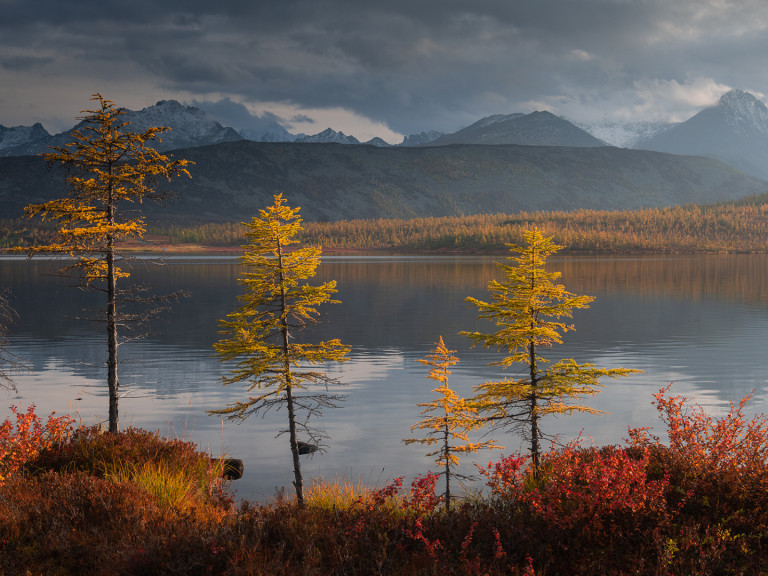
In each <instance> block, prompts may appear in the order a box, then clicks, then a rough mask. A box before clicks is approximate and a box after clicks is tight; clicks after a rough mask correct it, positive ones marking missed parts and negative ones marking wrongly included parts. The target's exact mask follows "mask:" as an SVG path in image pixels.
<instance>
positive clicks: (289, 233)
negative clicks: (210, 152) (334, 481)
mask: <svg viewBox="0 0 768 576" xmlns="http://www.w3.org/2000/svg"><path fill="white" fill-rule="evenodd" d="M298 212H299V208H290V207H288V206H287V205H286V203H285V200H284V198H283V197H282V195H277V196H275V200H274V203H273V204H272V205H271V206H269V207H268V208H267V209H265V210H260V211H259V216H258V217H254V218H253V219H252V220H251V221H250V222H249V223H245V226H246V238H247V239H248V244H246V245H245V246H243V249H244V253H243V256H242V257H241V262H240V264H241V266H242V267H243V274H242V277H241V278H240V279H239V282H240V284H242V285H243V286H244V288H245V293H244V294H242V295H240V297H239V299H240V301H241V302H242V305H241V306H240V307H239V308H238V309H237V310H236V311H235V312H232V313H231V314H228V315H227V319H226V320H222V321H221V334H223V335H226V337H225V338H223V339H221V340H220V341H219V342H217V343H216V344H214V349H215V350H216V353H217V355H218V356H219V358H220V360H222V361H225V362H226V361H234V367H233V369H232V370H231V371H230V373H229V375H227V376H224V377H223V378H222V383H223V384H224V385H225V386H226V385H228V384H234V383H239V382H244V383H246V384H247V386H248V388H247V390H248V392H249V393H251V394H250V395H249V396H248V398H247V399H245V400H241V401H238V402H236V403H234V404H232V405H230V406H228V407H227V408H224V409H220V410H211V411H210V413H211V414H218V415H224V416H226V417H228V418H229V419H233V420H242V419H245V418H246V417H247V416H249V415H251V414H258V413H260V412H261V413H265V412H268V411H269V410H270V409H272V408H280V407H283V406H284V407H285V408H286V412H287V415H288V428H287V429H285V430H281V431H280V434H279V435H281V434H285V433H287V434H288V437H289V441H290V449H291V455H292V457H293V472H294V481H293V485H294V488H295V490H296V498H297V501H298V504H299V506H303V504H304V493H303V481H302V475H301V463H300V460H299V454H300V446H301V445H302V443H307V444H310V445H311V446H312V447H313V448H314V447H315V446H319V445H320V442H321V441H322V440H323V439H324V438H325V435H324V433H323V432H322V431H321V430H318V429H316V428H314V427H311V426H310V418H311V417H319V416H321V415H322V409H323V408H327V407H336V406H337V405H338V401H339V400H341V398H342V397H341V396H339V395H336V394H331V393H329V391H328V385H329V384H338V383H339V382H338V380H336V379H334V378H331V377H329V376H328V375H327V374H326V373H325V372H323V371H322V370H319V369H317V368H318V365H320V364H323V363H326V362H343V361H345V360H346V355H347V353H348V352H349V347H348V346H345V345H344V344H342V343H341V342H340V341H339V340H338V339H333V340H327V341H322V342H317V343H310V342H301V341H299V336H301V335H302V334H301V332H302V331H303V330H304V329H306V328H307V327H309V326H311V325H313V324H315V323H316V322H317V320H318V318H319V310H318V307H319V306H320V305H321V304H327V303H338V301H337V300H333V299H332V298H331V297H332V295H333V294H334V293H335V292H336V282H335V281H330V282H325V283H323V284H320V285H310V284H308V283H307V282H306V281H307V280H308V279H309V278H311V277H313V276H314V275H315V272H316V268H317V266H318V265H319V263H320V255H321V249H320V247H318V246H304V247H300V248H296V247H293V248H292V246H293V245H294V244H297V243H298V242H299V240H298V238H297V235H298V234H299V233H300V232H301V229H302V228H301V222H302V219H301V217H300V216H299V215H298ZM300 413H303V414H304V417H303V419H299V414H300ZM299 432H301V433H302V434H303V435H304V439H302V440H299Z"/></svg>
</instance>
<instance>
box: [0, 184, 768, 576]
mask: <svg viewBox="0 0 768 576" xmlns="http://www.w3.org/2000/svg"><path fill="white" fill-rule="evenodd" d="M283 202H284V201H283V199H282V197H280V196H277V197H275V203H274V204H273V205H272V206H271V207H270V208H267V209H266V210H263V211H262V212H261V213H260V216H259V217H257V218H254V219H253V220H252V221H251V223H250V225H249V226H248V229H249V236H248V238H249V240H250V242H249V244H247V245H246V247H245V253H244V256H243V260H242V262H243V265H244V266H243V270H244V273H243V277H242V279H241V282H242V283H243V285H244V287H245V293H244V294H243V297H242V299H241V300H242V303H243V304H242V306H241V307H240V308H239V309H238V310H237V311H236V312H234V313H232V314H231V315H229V316H228V319H227V320H224V321H223V322H222V333H223V334H224V335H225V338H223V339H222V340H221V341H220V342H219V344H218V345H217V351H218V352H219V354H220V356H221V358H222V359H223V360H227V361H232V362H235V365H234V368H233V370H232V372H231V373H230V376H228V377H227V378H229V379H231V383H235V382H245V383H247V385H248V387H249V389H248V392H249V393H250V392H254V391H255V394H254V395H253V396H248V398H247V399H245V400H243V401H241V402H239V403H237V404H235V405H233V406H230V407H229V408H226V409H222V410H220V411H219V412H223V413H227V414H230V415H232V416H234V417H245V416H247V415H248V414H249V413H251V412H252V411H254V410H263V409H268V408H269V407H270V406H272V405H274V406H277V404H274V403H277V402H283V401H286V402H287V398H288V395H289V393H292V392H294V391H299V390H301V387H302V386H303V385H304V384H305V383H309V384H313V383H319V384H321V385H322V384H325V383H328V380H327V379H326V377H325V375H324V374H323V373H322V372H315V371H313V370H311V367H312V365H313V364H315V363H317V362H325V361H328V360H330V361H335V360H341V359H343V357H344V354H345V353H346V347H345V346H343V345H342V344H341V343H340V342H338V341H335V340H334V341H330V343H322V344H324V345H310V344H306V345H305V344H299V343H297V342H293V341H292V336H293V335H294V334H296V332H295V330H296V329H298V328H300V327H303V326H304V325H306V324H307V323H310V322H311V320H312V319H314V318H316V316H317V309H316V307H317V306H319V305H320V304H322V303H327V302H330V301H331V299H330V296H331V295H332V294H333V292H334V290H335V286H334V285H333V284H332V283H329V284H324V285H321V286H314V287H313V286H308V285H306V284H304V281H305V280H306V279H308V278H309V277H311V276H312V272H313V271H314V268H315V266H316V265H317V260H318V258H319V255H320V253H319V249H317V248H310V249H305V248H298V249H296V250H292V251H288V252H287V253H285V252H283V251H282V247H285V246H286V245H287V244H291V243H294V242H295V241H296V240H297V239H298V232H299V229H300V227H301V226H300V219H299V218H298V216H297V213H296V210H297V209H290V208H288V207H287V206H285V205H284V204H283ZM524 238H525V239H526V241H527V245H526V246H512V249H513V251H515V252H516V253H517V254H518V256H516V257H511V258H510V259H511V264H507V265H500V266H501V269H502V270H503V271H504V272H505V276H504V280H503V281H500V282H497V283H492V284H491V285H490V286H489V289H490V291H491V293H492V296H493V298H492V301H491V302H489V303H485V302H482V301H479V300H476V301H473V303H475V305H476V306H477V307H478V310H479V313H480V314H481V315H482V316H484V317H486V318H488V319H489V320H492V321H495V322H496V323H497V326H498V331H497V332H494V333H492V334H481V333H474V332H473V333H470V336H471V337H472V338H473V339H475V340H476V342H477V343H478V344H483V345H491V346H495V347H498V348H499V349H500V351H504V352H505V354H506V355H505V356H504V357H503V358H502V359H501V360H500V361H499V363H500V365H502V366H511V365H513V364H520V365H523V366H525V367H527V368H528V373H527V376H526V377H524V378H523V379H520V380H510V381H508V380H503V381H500V382H489V383H485V384H480V385H478V388H477V394H476V397H475V398H472V399H468V400H467V401H466V402H465V404H464V407H466V408H467V409H466V410H465V409H464V408H463V407H462V404H461V403H460V402H459V403H456V404H451V406H452V407H448V403H446V404H442V403H441V400H440V399H439V398H438V399H437V400H435V401H433V402H431V403H429V404H426V405H425V406H424V407H425V408H427V409H428V408H432V407H434V408H435V410H436V411H438V412H439V410H440V409H442V411H443V414H441V416H443V418H446V417H447V416H448V415H451V416H458V415H461V416H462V417H465V416H466V417H467V418H469V419H470V420H472V419H473V418H476V419H477V420H476V421H475V422H472V423H469V422H466V423H465V422H464V421H462V420H455V421H454V424H456V426H455V427H454V429H453V430H456V431H458V430H461V429H467V428H468V427H470V426H475V425H476V424H477V423H478V422H479V423H488V422H490V423H493V422H500V423H504V422H505V420H506V419H507V416H510V415H511V416H519V419H517V420H516V419H514V418H513V419H512V423H513V424H514V425H517V424H522V425H523V426H524V428H525V430H526V431H527V433H528V434H529V438H530V439H531V440H533V439H534V438H538V437H539V436H541V434H540V432H537V430H536V429H531V428H530V424H531V422H533V421H534V419H533V418H532V416H535V415H538V416H540V415H542V411H541V410H542V407H546V406H548V405H549V407H550V408H551V409H552V410H551V412H553V413H558V412H559V411H560V408H561V407H563V409H564V410H565V411H566V412H567V411H568V410H569V409H570V408H569V407H568V406H566V405H565V404H562V403H561V402H562V401H563V400H567V399H568V398H569V397H571V396H573V395H574V394H575V395H580V394H583V393H585V392H586V393H590V391H593V388H594V386H595V382H594V379H596V378H597V377H599V376H603V375H606V376H616V375H623V373H624V372H626V371H623V370H622V369H618V370H619V371H621V373H619V372H616V373H613V374H612V373H609V372H610V370H607V371H604V370H602V369H594V368H593V367H590V366H584V365H577V364H575V362H573V361H567V360H566V361H559V362H555V363H553V364H552V366H551V367H550V369H549V370H543V369H542V368H540V366H542V360H541V359H539V357H538V350H539V349H540V348H542V347H545V348H546V347H547V345H550V344H556V343H557V342H559V338H560V333H561V332H562V331H564V330H565V329H566V327H565V325H564V324H562V323H561V321H560V318H563V317H565V318H567V317H568V316H569V313H570V310H572V309H574V308H578V307H584V306H586V305H587V304H588V301H589V298H587V297H583V296H577V295H573V294H570V293H568V292H566V291H565V290H564V288H563V287H562V286H559V285H556V284H555V283H554V280H555V279H556V276H555V275H553V274H551V273H548V272H547V271H546V270H545V269H544V264H545V261H546V257H547V256H548V255H549V254H551V253H553V252H554V251H555V250H556V249H557V248H558V247H557V246H556V245H555V244H554V242H553V240H552V238H548V237H544V236H543V235H542V233H541V232H540V231H537V230H530V231H528V232H526V234H525V236H524ZM276 250H277V252H276ZM282 256H285V259H283V258H282ZM291 257H292V258H291ZM291 306H293V308H291ZM441 344H442V341H440V342H438V344H437V347H436V348H435V350H434V352H433V353H432V354H431V355H429V356H427V358H425V359H424V361H423V364H425V365H426V366H429V367H430V368H431V369H432V370H431V371H430V374H429V375H428V378H430V379H433V380H435V381H436V382H438V384H440V386H439V387H438V388H436V389H435V391H436V392H438V393H439V394H442V395H443V398H444V399H445V400H446V402H447V400H448V399H452V398H453V396H452V395H451V394H450V389H449V388H448V386H447V378H448V374H449V370H448V368H449V367H450V366H452V365H454V364H455V361H456V358H455V356H453V352H452V351H450V350H448V349H447V348H445V346H444V344H443V346H441ZM533 362H535V366H534V364H533ZM555 369H557V370H555ZM553 370H554V372H553ZM565 375H569V378H568V379H566V378H565V377H564V376H565ZM226 382H227V380H225V383H226ZM548 386H549V387H551V388H547V387H548ZM569 386H570V388H569ZM310 393H314V391H310ZM542 394H545V395H543V396H542ZM533 399H535V400H536V402H535V403H533V404H532V403H531V401H532V400H533ZM749 399H750V398H749V397H746V398H744V399H742V400H741V401H740V402H739V403H738V404H732V405H731V407H730V410H728V412H727V413H726V414H725V415H723V416H721V417H717V418H716V417H712V416H710V415H709V414H707V413H706V412H705V411H704V410H702V409H701V408H700V407H698V406H696V405H692V404H691V403H690V402H689V401H688V400H687V399H686V398H683V397H680V396H675V395H672V394H671V393H670V388H669V387H667V388H663V389H661V390H659V392H658V393H656V394H655V395H654V400H653V403H654V405H655V407H656V409H657V411H658V413H659V416H660V421H661V423H662V425H663V428H662V429H661V430H659V431H654V430H652V429H650V428H635V429H629V430H628V433H627V439H626V440H624V441H623V443H621V444H618V443H617V444H615V445H609V446H603V447H594V446H582V445H581V444H580V442H579V440H578V439H577V440H574V441H572V442H570V443H568V444H566V445H565V446H563V445H557V444H555V443H552V444H551V445H550V446H549V447H548V448H546V447H543V446H541V445H539V444H538V443H536V444H534V443H532V444H531V450H529V452H528V453H527V454H519V453H510V454H508V455H504V456H501V457H500V458H499V459H498V460H497V461H495V462H494V461H490V462H488V463H487V464H482V465H476V467H477V472H478V474H479V475H481V478H483V480H484V482H485V490H483V491H479V492H476V493H468V494H462V495H461V497H458V498H454V496H455V495H454V494H452V493H451V492H450V490H449V488H448V487H447V488H446V492H445V493H444V494H438V493H436V485H437V481H438V478H439V476H438V475H437V474H433V473H431V472H429V471H425V474H424V475H422V476H419V477H416V478H415V479H413V480H412V481H411V482H410V486H408V485H407V484H406V486H405V487H404V482H403V480H404V478H403V477H397V478H394V479H393V480H391V481H390V482H389V483H388V484H386V485H384V486H373V487H367V486H364V485H362V484H361V483H359V482H358V483H357V484H355V483H354V481H353V480H350V481H349V482H341V483H340V482H339V481H338V479H337V480H336V482H335V483H323V482H321V481H316V482H315V483H314V484H312V485H311V487H310V488H309V489H308V490H307V493H306V494H304V493H303V492H304V491H303V481H302V479H301V475H300V469H297V470H295V475H294V478H295V484H296V496H295V497H285V496H284V495H283V494H282V493H281V492H278V494H277V495H276V497H275V498H274V500H272V501H270V502H264V503H255V502H248V501H240V502H235V500H234V497H233V494H232V492H231V490H230V485H229V484H227V482H226V481H224V480H222V472H223V470H222V466H223V465H222V462H221V461H220V460H215V459H212V458H211V457H210V455H208V454H205V453H202V452H199V451H198V450H197V448H196V447H195V446H194V445H193V444H191V443H188V442H184V441H180V440H168V439H161V438H160V437H159V436H158V435H157V434H153V433H150V432H146V431H142V430H137V429H132V428H128V429H125V430H123V431H117V432H115V433H110V434H107V433H103V432H102V431H101V430H100V429H99V428H98V427H89V426H82V425H81V426H75V424H74V422H73V420H72V419H71V418H69V417H68V416H56V415H55V414H51V415H50V416H48V418H47V420H46V421H43V420H42V419H41V418H40V417H39V416H38V415H37V414H36V413H35V409H34V407H29V408H28V409H27V410H26V411H24V412H22V411H18V410H17V409H15V408H12V412H13V415H14V417H15V422H14V421H12V420H11V419H9V420H6V421H5V422H4V423H2V424H0V572H2V573H4V574H38V573H41V574H49V573H51V574H60V575H69V574H102V573H104V574H106V573H109V574H131V575H134V574H138V575H141V574H191V575H195V574H200V575H203V574H280V575H293V574H296V575H298V574H321V575H324V574H328V575H331V574H388V575H395V576H397V575H406V574H407V575H413V574H462V575H484V574H489V575H496V574H499V575H501V574H508V575H509V574H511V575H526V576H533V575H542V576H543V575H553V576H554V575H565V576H569V575H574V576H575V575H581V574H612V575H637V574H643V575H646V574H648V575H659V576H661V575H674V576H677V575H680V576H683V575H686V576H688V575H691V574H699V575H709V574H711V575H714V574H766V573H768V554H766V546H767V545H768V541H767V540H766V534H768V496H766V494H768V492H766V486H768V418H766V417H765V416H755V417H752V418H748V417H746V416H745V412H746V408H747V403H748V401H749ZM540 401H541V402H540ZM548 403H549V404H548ZM478 407H479V408H482V409H483V412H480V413H475V412H474V410H475V409H476V408H478ZM571 408H573V407H571ZM575 409H579V408H578V407H577V408H575ZM433 412H434V411H432V410H427V413H426V414H424V416H425V419H424V420H423V421H422V422H421V423H419V424H417V425H416V426H415V427H414V430H417V429H419V430H421V429H423V430H427V432H430V431H433V430H434V431H438V435H437V437H436V439H437V440H438V442H437V443H438V445H440V437H439V431H442V434H443V436H442V440H443V444H442V450H440V451H438V452H437V453H435V454H433V455H434V456H437V457H438V460H439V461H444V462H445V463H446V464H447V462H448V461H450V462H455V461H454V460H451V459H450V457H451V456H455V454H454V453H453V452H452V450H451V447H453V446H454V444H453V443H452V442H451V440H453V439H456V438H460V437H458V436H451V434H450V432H451V428H450V427H449V428H448V432H449V434H448V435H447V436H446V428H445V427H444V426H443V427H442V428H434V427H432V422H431V421H430V420H429V419H430V418H431V417H432V416H431V414H432V413H433ZM438 419H439V416H438ZM537 422H538V420H537ZM435 423H436V424H439V423H438V421H435ZM421 424H424V425H425V426H424V427H422V426H421ZM443 424H445V420H443ZM288 433H289V435H290V444H291V451H292V453H293V454H294V455H296V454H297V448H298V440H297V438H296V437H295V436H294V434H293V433H292V432H291V430H290V422H289V429H288ZM428 438H429V436H428ZM446 438H447V439H448V441H446ZM426 443H427V444H429V443H430V442H426ZM446 447H447V448H446ZM443 457H447V458H448V460H441V459H442V458H443ZM439 461H438V462H437V463H438V464H439V463H440V462H439ZM446 471H447V466H446ZM446 479H447V477H446ZM456 496H458V495H456Z"/></svg>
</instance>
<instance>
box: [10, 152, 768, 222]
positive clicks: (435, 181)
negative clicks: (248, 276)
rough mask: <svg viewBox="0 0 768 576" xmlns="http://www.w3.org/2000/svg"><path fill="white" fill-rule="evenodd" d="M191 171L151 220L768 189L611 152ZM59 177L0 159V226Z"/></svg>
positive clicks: (271, 162) (278, 155) (504, 206)
mask: <svg viewBox="0 0 768 576" xmlns="http://www.w3.org/2000/svg"><path fill="white" fill-rule="evenodd" d="M173 155H174V156H175V157H177V158H187V159H189V160H192V161H194V162H195V165H194V166H192V167H191V168H190V172H191V174H192V179H191V180H188V179H179V180H176V181H175V182H174V183H173V185H172V188H173V191H174V192H176V193H177V195H178V198H177V199H176V200H174V201H173V202H172V203H171V204H170V205H169V206H167V207H165V208H153V207H150V206H146V207H145V213H146V214H147V215H148V216H149V217H150V218H151V219H154V220H164V221H183V222H205V221H233V220H234V221H241V220H244V219H248V218H250V216H252V215H255V214H256V213H257V211H258V210H259V209H261V208H263V207H264V206H266V205H267V204H269V203H270V202H271V199H272V196H273V195H274V194H276V193H280V192H282V193H284V194H285V195H286V197H287V198H288V200H289V202H290V204H291V205H292V206H301V207H302V214H303V215H304V218H305V219H307V220H338V219H354V218H379V217H381V218H408V217H415V216H449V215H460V214H483V213H496V212H504V213H514V212H518V211H521V210H527V211H535V210H573V209H578V208H590V209H615V210H628V209H636V208H642V207H655V206H672V205H679V204H685V203H692V202H698V203H704V202H714V201H721V200H729V199H737V198H742V197H744V196H748V195H752V194H760V193H764V192H766V190H768V183H766V182H764V181H761V180H757V179H755V178H751V177H747V176H744V175H743V174H741V173H739V172H737V171H736V170H734V169H733V168H731V167H730V166H727V165H725V164H723V163H721V162H718V161H716V160H711V159H705V158H697V157H687V156H673V155H669V154H662V153H657V152H647V151H640V150H626V149H618V148H610V147H601V148H567V147H537V146H511V145H509V146H477V145H475V146H470V145H455V146H439V147H428V148H422V147H416V148H409V147H395V148H377V147H374V146H361V145H350V146H347V145H340V144H296V143H282V144H281V143H258V142H249V141H238V142H227V143H222V144H218V145H215V146H207V147H199V148H192V149H187V150H177V151H175V152H173ZM65 191H66V188H65V185H64V182H63V174H62V171H61V170H54V171H49V170H48V168H47V166H46V164H45V163H44V162H43V161H42V160H41V159H39V158H36V157H10V158H0V218H17V217H19V216H20V215H21V214H22V212H23V207H24V206H25V205H26V204H28V203H32V202H42V201H45V200H48V199H51V198H54V197H57V196H59V195H62V194H63V193H65Z"/></svg>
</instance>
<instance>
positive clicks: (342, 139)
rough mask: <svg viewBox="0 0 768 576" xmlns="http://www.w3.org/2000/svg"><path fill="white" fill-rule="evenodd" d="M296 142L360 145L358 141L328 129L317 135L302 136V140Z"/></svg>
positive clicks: (298, 139)
mask: <svg viewBox="0 0 768 576" xmlns="http://www.w3.org/2000/svg"><path fill="white" fill-rule="evenodd" d="M296 142H311V143H323V144H360V141H359V140H358V139H357V138H355V137H354V136H347V135H346V134H344V132H336V131H335V130H331V129H330V128H326V129H325V130H323V131H322V132H320V133H319V134H315V135H314V136H304V137H303V138H297V139H296Z"/></svg>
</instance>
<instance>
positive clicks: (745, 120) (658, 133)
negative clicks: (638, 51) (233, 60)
mask: <svg viewBox="0 0 768 576" xmlns="http://www.w3.org/2000/svg"><path fill="white" fill-rule="evenodd" d="M125 120H126V121H128V122H131V123H132V129H136V130H140V129H144V128H146V127H149V126H153V125H154V126H157V125H162V126H169V127H170V128H172V130H171V131H169V132H166V133H165V134H164V135H163V137H162V142H161V143H160V144H159V145H158V146H157V148H158V149H159V150H161V151H167V150H174V149H180V148H191V147H195V146H207V145H210V144H217V143H220V142H234V141H238V140H252V141H256V142H297V143H323V144H330V143H337V144H361V142H360V141H359V140H357V139H356V138H355V137H354V136H347V135H345V134H344V133H343V132H336V131H335V130H333V129H331V128H327V129H326V130H323V131H322V132H319V133H318V134H314V135H309V136H308V135H305V134H291V133H290V132H288V131H287V130H285V128H283V127H282V126H281V125H280V124H279V123H277V122H276V121H275V120H272V119H263V120H262V121H261V123H260V125H259V128H258V129H249V130H242V131H241V132H239V133H238V132H237V131H235V130H234V129H233V128H227V127H224V126H222V125H221V124H220V123H218V122H216V121H214V120H212V119H211V118H210V117H208V115H207V114H206V113H205V112H203V111H202V110H200V109H199V108H194V107H191V106H184V105H182V104H180V103H179V102H176V101H174V100H163V101H160V102H158V103H157V104H156V105H154V106H150V107H148V108H144V109H143V110H140V111H131V110H128V111H127V113H126V115H125ZM80 127H82V125H81V124H80V125H78V126H76V127H75V129H77V128H80ZM70 141H71V131H67V132H64V133H62V134H57V135H51V134H49V133H48V132H47V131H46V130H45V129H44V128H43V126H42V125H41V124H39V123H38V124H35V125H33V126H17V127H12V128H6V127H4V126H1V125H0V156H25V155H30V154H39V153H41V152H45V151H47V150H48V148H49V147H50V146H63V145H65V144H67V143H68V142H70ZM364 144H367V145H371V146H376V147H382V148H383V147H390V146H391V145H390V144H388V143H387V142H385V141H383V140H382V139H380V138H374V139H372V140H369V141H367V142H365V143H364ZM452 144H485V145H496V144H522V145H528V146H531V145H533V146H587V147H595V146H604V145H609V146H617V147H620V148H632V149H638V150H653V151H657V152H667V153H671V154H685V155H693V156H707V157H710V158H717V159H719V160H722V161H724V162H726V163H728V164H731V165H732V166H734V167H736V168H738V169H739V170H742V171H744V172H745V173H746V174H749V175H752V176H756V177H759V178H763V179H768V107H766V105H765V104H764V103H763V102H761V101H760V100H758V99H757V98H756V97H755V96H753V95H752V94H750V93H748V92H745V91H743V90H738V89H734V90H731V91H730V92H728V93H726V94H724V95H723V96H722V97H721V98H720V101H719V102H718V103H717V104H716V105H715V106H711V107H708V108H705V109H704V110H702V111H700V112H699V113H698V114H696V115H695V116H693V117H692V118H690V119H688V120H687V121H685V122H680V123H665V122H631V123H625V124H620V123H616V122H603V123H593V124H578V125H577V124H574V123H572V122H569V121H568V120H566V119H564V118H560V117H557V116H555V115H554V114H551V113H549V112H532V113H530V114H521V113H517V114H507V115H503V114H498V115H493V116H488V117H486V118H482V119H481V120H479V121H477V122H476V123H474V124H472V125H471V126H467V127H466V128H463V129H461V130H459V131H457V132H454V133H452V134H442V133H440V132H437V131H430V132H422V133H420V134H413V135H410V136H406V137H405V138H404V139H403V141H402V142H401V143H400V144H398V145H397V146H447V145H452Z"/></svg>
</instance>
